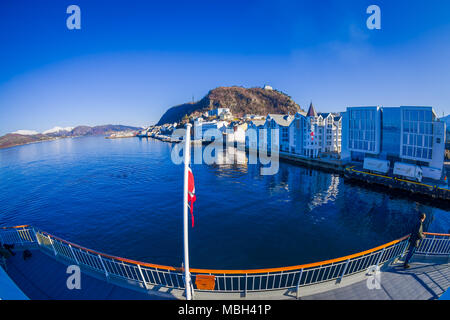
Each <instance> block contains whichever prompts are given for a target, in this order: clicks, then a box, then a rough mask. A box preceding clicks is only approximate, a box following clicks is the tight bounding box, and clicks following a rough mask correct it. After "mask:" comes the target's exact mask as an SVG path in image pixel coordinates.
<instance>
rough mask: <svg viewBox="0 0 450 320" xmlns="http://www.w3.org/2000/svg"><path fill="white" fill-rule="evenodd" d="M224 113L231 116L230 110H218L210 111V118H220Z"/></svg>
mask: <svg viewBox="0 0 450 320" xmlns="http://www.w3.org/2000/svg"><path fill="white" fill-rule="evenodd" d="M223 113H229V114H231V111H230V108H216V109H212V110H209V111H208V116H210V117H213V116H216V117H220V115H221V114H223Z"/></svg>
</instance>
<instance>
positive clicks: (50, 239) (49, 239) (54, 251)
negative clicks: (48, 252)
mask: <svg viewBox="0 0 450 320" xmlns="http://www.w3.org/2000/svg"><path fill="white" fill-rule="evenodd" d="M47 238H48V241H50V244H51V245H52V248H53V253H54V254H55V256H56V255H57V252H56V249H55V246H54V245H53V240H52V238H50V237H49V236H47Z"/></svg>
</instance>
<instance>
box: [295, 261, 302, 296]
mask: <svg viewBox="0 0 450 320" xmlns="http://www.w3.org/2000/svg"><path fill="white" fill-rule="evenodd" d="M302 275H303V269H300V275H299V276H298V281H297V290H296V297H297V300H298V299H299V293H300V281H301V280H302Z"/></svg>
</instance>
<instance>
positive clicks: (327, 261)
mask: <svg viewBox="0 0 450 320" xmlns="http://www.w3.org/2000/svg"><path fill="white" fill-rule="evenodd" d="M23 227H28V225H24V226H16V227H10V228H23ZM6 228H7V227H4V229H6ZM39 232H41V233H43V234H46V235H47V236H49V237H52V238H54V239H56V240H58V241H61V242H64V243H66V244H70V245H71V246H73V247H76V248H79V249H81V250H85V251H88V252H91V253H93V254H97V255H100V256H102V257H105V258H109V259H113V260H118V261H122V262H127V263H130V264H135V265H140V266H144V267H150V268H155V269H162V270H169V271H182V270H183V269H182V268H176V267H172V266H165V265H158V264H153V263H147V262H141V261H136V260H131V259H126V258H121V257H116V256H112V255H108V254H105V253H101V252H98V251H95V250H92V249H88V248H85V247H82V246H80V245H77V244H75V243H72V242H69V241H67V240H64V239H61V238H59V237H56V236H54V235H51V234H49V233H48V232H45V231H41V230H39ZM424 234H426V235H434V236H444V237H450V234H444V233H430V232H424ZM407 238H409V235H407V236H404V237H402V238H400V239H397V240H393V241H391V242H388V243H385V244H383V245H381V246H378V247H375V248H372V249H369V250H365V251H361V252H358V253H354V254H351V255H347V256H344V257H339V258H335V259H330V260H324V261H319V262H313V263H308V264H303V265H296V266H289V267H276V268H265V269H247V270H246V269H243V270H217V269H196V268H190V271H191V272H194V273H201V274H210V273H211V274H256V273H270V272H282V271H293V270H300V269H306V268H312V267H317V266H321V265H328V264H332V263H337V262H342V261H346V260H349V259H352V258H357V257H361V256H364V255H366V254H370V253H373V252H375V251H379V250H382V249H384V248H387V247H389V246H392V245H394V244H397V243H399V242H401V241H403V240H405V239H407Z"/></svg>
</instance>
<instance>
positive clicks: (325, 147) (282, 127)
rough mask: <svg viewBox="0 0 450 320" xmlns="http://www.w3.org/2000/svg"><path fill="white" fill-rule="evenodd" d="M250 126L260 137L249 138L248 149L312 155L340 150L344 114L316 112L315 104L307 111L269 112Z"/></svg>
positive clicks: (315, 156) (337, 152)
mask: <svg viewBox="0 0 450 320" xmlns="http://www.w3.org/2000/svg"><path fill="white" fill-rule="evenodd" d="M248 128H249V129H253V130H254V132H256V136H257V139H251V138H250V137H248V138H247V141H246V143H247V147H248V148H249V149H263V150H268V151H270V148H271V146H272V147H274V148H275V149H279V150H280V152H285V153H290V154H295V155H301V156H306V157H310V158H317V157H319V156H320V155H322V154H324V153H328V154H329V153H334V154H339V153H340V152H341V138H342V116H341V115H339V114H334V113H317V112H316V110H315V108H314V105H313V104H312V103H311V104H310V106H309V109H308V112H306V113H305V112H297V113H296V114H295V115H281V114H269V115H267V117H266V119H265V120H252V121H250V123H249V125H248ZM261 129H264V131H263V132H264V134H261V133H260V131H261ZM274 129H276V130H274ZM272 139H276V141H272Z"/></svg>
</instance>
